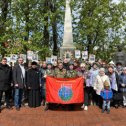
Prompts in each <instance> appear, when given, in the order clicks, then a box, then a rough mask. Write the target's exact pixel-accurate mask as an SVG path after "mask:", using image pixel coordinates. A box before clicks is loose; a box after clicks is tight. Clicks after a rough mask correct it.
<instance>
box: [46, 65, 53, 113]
mask: <svg viewBox="0 0 126 126" xmlns="http://www.w3.org/2000/svg"><path fill="white" fill-rule="evenodd" d="M47 76H51V77H53V76H54V70H53V68H52V64H51V63H48V64H47V70H46V75H45V76H44V77H45V78H46V77H47ZM45 95H46V87H45ZM48 109H49V103H48V102H46V99H45V109H44V110H45V111H47V110H48Z"/></svg>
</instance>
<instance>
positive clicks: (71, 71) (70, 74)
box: [67, 61, 78, 110]
mask: <svg viewBox="0 0 126 126" xmlns="http://www.w3.org/2000/svg"><path fill="white" fill-rule="evenodd" d="M77 76H78V74H77V71H76V70H74V63H73V62H72V61H71V62H70V63H69V70H67V78H75V77H77ZM68 108H69V110H74V104H70V105H69V106H68Z"/></svg>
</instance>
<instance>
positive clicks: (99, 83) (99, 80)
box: [94, 75, 110, 95]
mask: <svg viewBox="0 0 126 126" xmlns="http://www.w3.org/2000/svg"><path fill="white" fill-rule="evenodd" d="M105 81H107V82H108V84H109V85H110V80H109V77H108V76H107V75H103V76H100V75H97V77H96V81H95V83H94V90H95V91H96V94H97V95H100V93H101V90H103V89H104V82H105Z"/></svg>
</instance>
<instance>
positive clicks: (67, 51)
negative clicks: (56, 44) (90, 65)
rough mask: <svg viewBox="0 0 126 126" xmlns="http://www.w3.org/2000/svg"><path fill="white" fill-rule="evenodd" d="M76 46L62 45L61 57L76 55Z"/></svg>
mask: <svg viewBox="0 0 126 126" xmlns="http://www.w3.org/2000/svg"><path fill="white" fill-rule="evenodd" d="M75 49H76V48H75V47H61V48H60V58H65V59H72V58H74V57H75Z"/></svg>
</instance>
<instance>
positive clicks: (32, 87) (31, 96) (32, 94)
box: [27, 61, 41, 108]
mask: <svg viewBox="0 0 126 126" xmlns="http://www.w3.org/2000/svg"><path fill="white" fill-rule="evenodd" d="M31 65H32V68H31V69H29V70H28V72H27V87H28V105H29V107H34V108H35V107H39V106H40V105H41V98H40V87H41V78H40V72H39V70H38V69H37V63H36V62H35V61H33V62H32V64H31Z"/></svg>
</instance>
